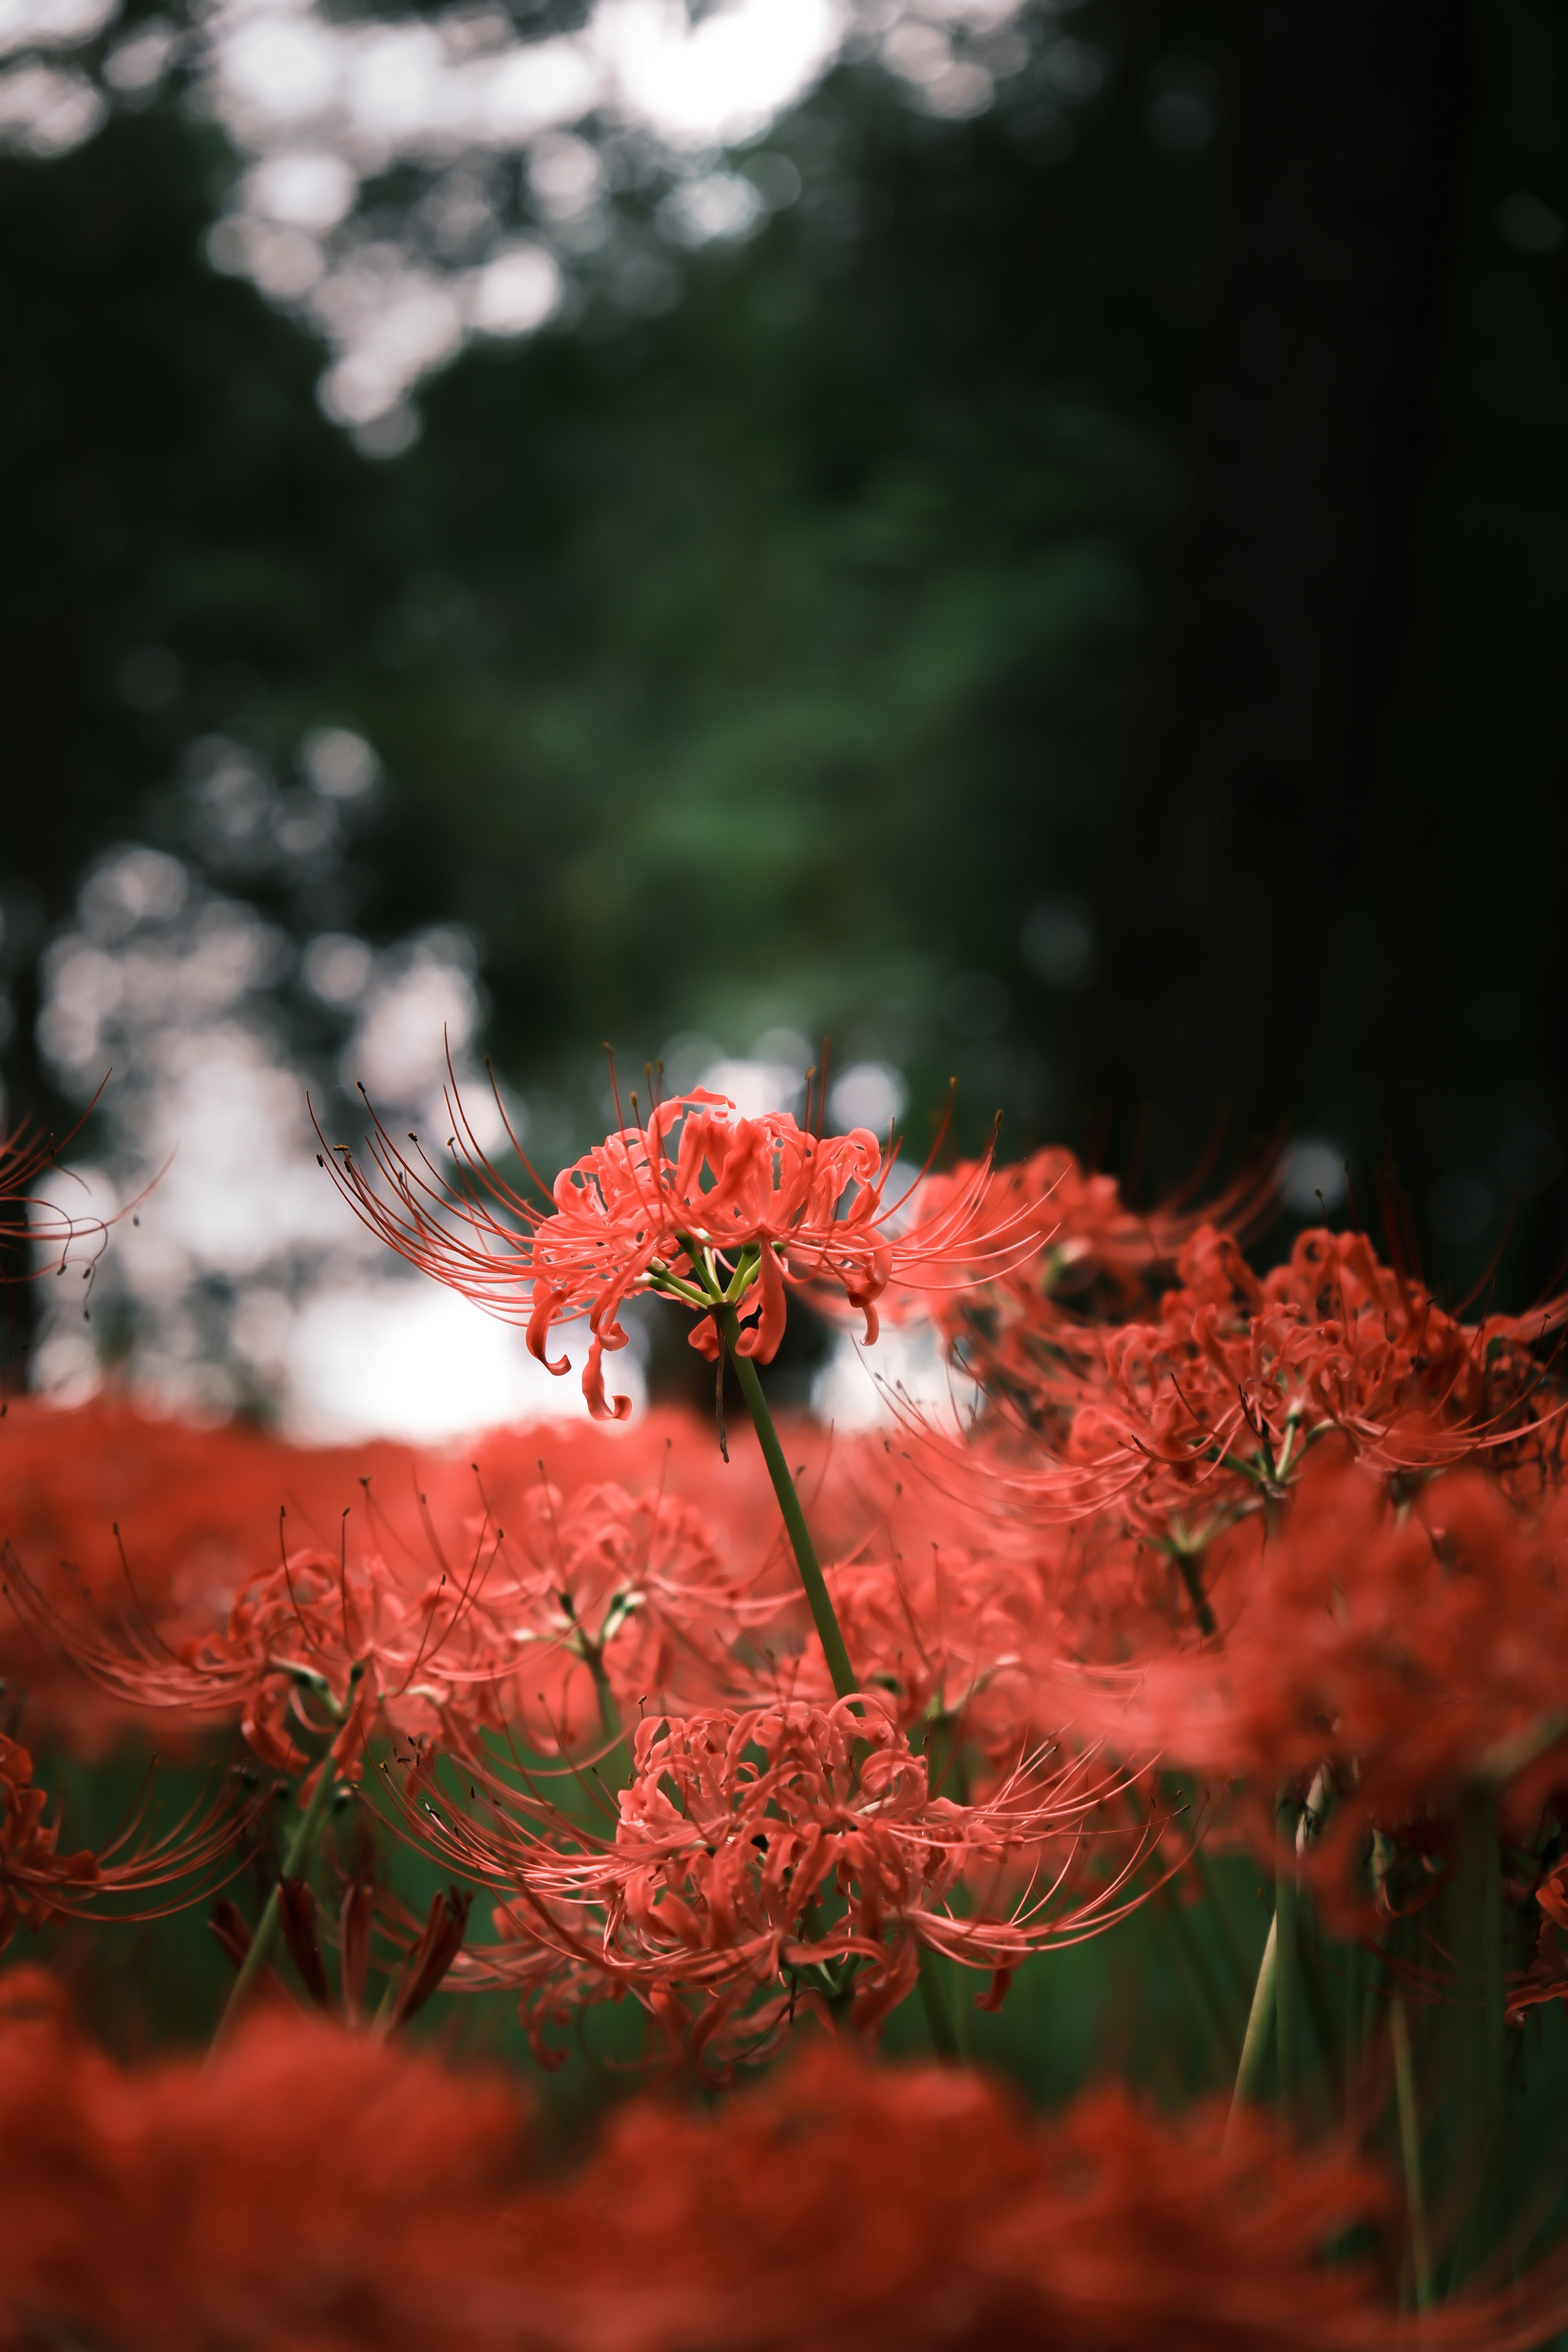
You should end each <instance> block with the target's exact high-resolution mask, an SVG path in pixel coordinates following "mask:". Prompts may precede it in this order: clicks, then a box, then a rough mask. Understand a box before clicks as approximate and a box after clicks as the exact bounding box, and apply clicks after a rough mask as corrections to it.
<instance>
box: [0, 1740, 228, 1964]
mask: <svg viewBox="0 0 1568 2352" xmlns="http://www.w3.org/2000/svg"><path fill="white" fill-rule="evenodd" d="M47 1804H48V1799H47V1796H46V1795H45V1793H44V1791H43V1790H42V1789H39V1788H36V1787H35V1786H34V1783H33V1759H32V1758H31V1756H30V1755H29V1754H28V1753H27V1750H26V1748H20V1747H18V1746H17V1744H16V1741H15V1740H14V1739H8V1738H5V1735H4V1734H3V1733H0V1951H4V1950H5V1947H6V1945H7V1944H8V1943H9V1942H10V1941H11V1938H12V1937H13V1936H14V1935H15V1934H16V1929H17V1928H18V1927H30V1928H33V1929H34V1930H37V1928H40V1927H47V1926H48V1925H49V1924H50V1922H51V1921H54V1920H57V1919H84V1918H93V1917H103V1916H119V1917H120V1918H133V1919H150V1918H157V1917H159V1916H162V1914H163V1913H165V1912H167V1911H171V1910H180V1909H183V1907H184V1906H186V1905H187V1904H191V1903H196V1902H199V1901H201V1900H202V1899H203V1897H204V1895H206V1894H207V1893H210V1891H211V1886H212V1879H211V1873H212V1870H213V1868H214V1865H215V1864H220V1863H222V1862H223V1861H224V1859H225V1856H227V1855H228V1854H230V1853H233V1851H234V1849H235V1845H236V1844H237V1843H238V1842H239V1839H240V1837H241V1835H242V1833H243V1832H244V1829H245V1826H246V1816H245V1815H244V1813H243V1812H241V1811H236V1809H235V1807H233V1806H232V1805H226V1804H225V1803H223V1802H222V1801H220V1802H219V1803H217V1804H215V1805H214V1806H212V1807H211V1808H209V1809H208V1810H207V1811H195V1812H193V1813H190V1814H187V1815H186V1816H185V1817H184V1819H183V1820H182V1821H180V1822H177V1823H176V1824H175V1825H174V1827H173V1828H172V1829H171V1830H165V1831H163V1832H162V1833H160V1834H156V1835H152V1836H147V1837H143V1836H142V1835H141V1832H143V1829H144V1826H145V1818H144V1817H145V1809H144V1807H143V1808H139V1809H138V1811H136V1812H135V1813H134V1814H133V1815H132V1817H131V1820H130V1821H129V1822H127V1823H126V1824H125V1826H124V1827H123V1828H122V1829H121V1830H120V1832H119V1834H118V1835H117V1836H116V1837H115V1838H114V1840H113V1841H112V1843H110V1844H109V1845H108V1846H106V1847H105V1848H104V1849H103V1851H102V1852H101V1853H91V1852H90V1851H89V1850H88V1849H87V1848H86V1847H83V1848H80V1849H78V1852H76V1853H61V1852H60V1850H59V1838H60V1823H59V1819H58V1815H57V1816H56V1818H55V1820H54V1821H53V1822H47V1821H46V1820H45V1818H44V1814H45V1811H46V1809H47ZM191 1878H196V1879H199V1880H200V1881H201V1884H199V1885H196V1886H195V1887H193V1888H192V1889H189V1890H188V1891H187V1892H185V1893H184V1894H183V1895H181V1896H178V1897H171V1898H170V1899H168V1900H159V1901H156V1902H154V1903H153V1904H152V1906H151V1907H149V1906H147V1905H146V1904H144V1903H139V1905H138V1906H137V1907H136V1908H134V1909H131V1910H129V1911H128V1910H126V1909H125V1908H124V1907H123V1905H124V1901H125V1898H127V1897H132V1896H134V1897H141V1896H144V1895H149V1894H152V1893H153V1892H154V1891H155V1890H157V1889H160V1888H165V1887H172V1886H174V1885H177V1884H178V1883H179V1882H180V1881H181V1880H183V1879H191Z"/></svg>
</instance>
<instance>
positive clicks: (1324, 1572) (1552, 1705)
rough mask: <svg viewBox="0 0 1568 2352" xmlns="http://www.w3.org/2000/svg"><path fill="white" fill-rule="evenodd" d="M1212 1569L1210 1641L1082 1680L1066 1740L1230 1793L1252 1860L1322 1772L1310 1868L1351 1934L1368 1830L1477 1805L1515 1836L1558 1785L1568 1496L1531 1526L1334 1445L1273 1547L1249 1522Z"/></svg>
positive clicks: (1304, 1479)
mask: <svg viewBox="0 0 1568 2352" xmlns="http://www.w3.org/2000/svg"><path fill="white" fill-rule="evenodd" d="M1204 1567H1205V1573H1206V1576H1207V1580H1208V1591H1209V1593H1210V1596H1211V1599H1212V1604H1213V1608H1214V1611H1215V1614H1216V1616H1217V1618H1218V1624H1219V1628H1220V1634H1219V1637H1218V1639H1216V1640H1215V1641H1213V1642H1210V1643H1206V1644H1205V1645H1204V1646H1203V1648H1202V1649H1200V1650H1198V1651H1197V1652H1193V1651H1190V1650H1188V1651H1178V1652H1167V1654H1166V1655H1164V1656H1159V1657H1154V1658H1151V1659H1149V1660H1147V1661H1146V1662H1145V1664H1143V1665H1142V1666H1141V1667H1139V1668H1138V1669H1137V1670H1136V1671H1135V1672H1134V1671H1131V1670H1125V1671H1124V1672H1122V1673H1121V1674H1119V1675H1105V1674H1103V1673H1099V1674H1089V1675H1084V1676H1082V1677H1080V1678H1078V1689H1079V1694H1080V1696H1079V1711H1080V1719H1081V1720H1082V1721H1083V1722H1085V1723H1086V1724H1092V1725H1095V1726H1097V1727H1099V1728H1100V1730H1101V1731H1102V1732H1103V1735H1104V1736H1105V1737H1106V1738H1108V1739H1109V1740H1110V1741H1111V1742H1112V1743H1113V1745H1115V1746H1118V1747H1120V1746H1122V1745H1124V1744H1125V1745H1127V1746H1129V1747H1130V1748H1132V1749H1133V1750H1134V1751H1135V1752H1137V1753H1139V1754H1146V1753H1161V1754H1164V1755H1166V1756H1167V1757H1168V1758H1170V1759H1172V1760H1173V1761H1176V1762H1179V1763H1180V1764H1182V1765H1183V1766H1185V1767H1186V1768H1187V1769H1190V1770H1193V1771H1196V1772H1197V1773H1200V1774H1201V1775H1203V1776H1205V1777H1206V1778H1207V1780H1208V1781H1209V1783H1210V1785H1211V1786H1214V1787H1216V1788H1221V1789H1222V1788H1224V1787H1226V1786H1227V1785H1228V1784H1232V1783H1235V1784H1239V1787H1240V1789H1241V1790H1242V1791H1243V1793H1244V1796H1245V1799H1246V1801H1247V1803H1248V1806H1249V1813H1250V1819H1251V1822H1252V1826H1253V1832H1254V1837H1255V1842H1256V1843H1257V1844H1258V1846H1259V1848H1260V1851H1262V1852H1265V1853H1267V1852H1268V1851H1270V1848H1271V1846H1272V1843H1273V1836H1274V1828H1273V1823H1274V1798H1275V1790H1276V1789H1277V1788H1278V1786H1279V1785H1280V1784H1281V1782H1284V1783H1287V1784H1290V1785H1293V1786H1296V1787H1298V1788H1299V1789H1301V1790H1304V1789H1305V1788H1306V1786H1307V1784H1308V1783H1309V1782H1310V1781H1311V1780H1312V1778H1313V1776H1314V1774H1316V1773H1317V1772H1318V1771H1319V1770H1320V1769H1323V1768H1326V1769H1327V1770H1328V1772H1329V1773H1330V1775H1331V1785H1332V1788H1333V1797H1334V1802H1333V1811H1332V1813H1331V1815H1330V1817H1329V1820H1328V1822H1327V1824H1326V1827H1325V1829H1324V1831H1323V1833H1322V1839H1321V1841H1320V1842H1319V1843H1318V1845H1317V1847H1316V1848H1315V1853H1316V1857H1317V1860H1316V1864H1315V1868H1316V1874H1317V1875H1318V1877H1319V1878H1320V1880H1321V1881H1322V1885H1323V1887H1324V1891H1325V1893H1326V1894H1327V1895H1329V1897H1330V1899H1331V1900H1332V1901H1333V1902H1334V1903H1335V1904H1336V1905H1337V1907H1338V1909H1339V1912H1340V1914H1341V1916H1342V1917H1343V1918H1344V1919H1345V1920H1346V1922H1347V1924H1351V1925H1353V1926H1354V1924H1355V1923H1356V1919H1357V1915H1358V1913H1360V1914H1361V1915H1363V1918H1364V1913H1365V1910H1366V1906H1367V1900H1368V1890H1367V1889H1366V1887H1365V1885H1364V1882H1363V1888H1362V1893H1361V1895H1360V1896H1359V1897H1358V1896H1357V1895H1355V1894H1354V1885H1353V1874H1354V1868H1355V1866H1356V1865H1358V1864H1360V1862H1361V1861H1362V1860H1363V1858H1364V1848H1365V1843H1366V1839H1367V1834H1368V1832H1369V1831H1370V1830H1372V1829H1373V1828H1376V1829H1379V1830H1381V1831H1383V1832H1385V1833H1387V1834H1391V1835H1401V1834H1405V1833H1418V1832H1419V1831H1420V1829H1421V1825H1422V1823H1423V1822H1426V1821H1428V1820H1431V1821H1437V1822H1441V1821H1443V1820H1446V1819H1448V1818H1451V1817H1452V1815H1453V1814H1454V1813H1455V1811H1457V1809H1458V1802H1459V1801H1460V1799H1461V1798H1462V1797H1463V1795H1464V1793H1465V1791H1466V1790H1472V1789H1474V1790H1490V1791H1491V1792H1492V1793H1494V1794H1496V1795H1498V1796H1499V1797H1500V1798H1502V1799H1504V1800H1505V1801H1506V1810H1507V1812H1508V1815H1509V1817H1510V1819H1511V1821H1512V1822H1513V1823H1514V1826H1515V1827H1516V1828H1517V1830H1518V1831H1519V1832H1520V1833H1521V1835H1523V1834H1525V1833H1527V1832H1530V1831H1531V1830H1532V1828H1533V1826H1534V1823H1535V1821H1536V1818H1537V1816H1538V1814H1539V1812H1540V1810H1541V1806H1542V1801H1544V1800H1545V1799H1547V1798H1549V1797H1550V1796H1552V1793H1553V1792H1554V1790H1558V1789H1559V1788H1561V1787H1562V1786H1563V1784H1564V1783H1565V1781H1568V1707H1565V1706H1564V1704H1563V1687H1562V1675H1561V1670H1560V1662H1561V1659H1562V1657H1563V1653H1564V1650H1565V1648H1568V1496H1563V1495H1562V1494H1561V1493H1557V1492H1553V1493H1552V1494H1550V1495H1549V1496H1546V1497H1544V1498H1543V1499H1542V1500H1541V1501H1540V1502H1538V1503H1537V1504H1536V1505H1535V1506H1533V1507H1528V1508H1527V1507H1524V1506H1523V1505H1521V1503H1519V1502H1517V1501H1514V1500H1512V1499H1511V1498H1510V1496H1508V1495H1507V1494H1506V1492H1505V1491H1504V1489H1503V1487H1502V1486H1501V1484H1500V1481H1499V1480H1498V1479H1497V1478H1496V1477H1494V1476H1492V1475H1489V1474H1488V1473H1487V1472H1486V1471H1484V1470H1482V1469H1479V1468H1475V1467H1467V1468H1463V1469H1459V1470H1455V1471H1448V1472H1446V1473H1443V1474H1441V1475H1437V1476H1434V1477H1432V1478H1430V1479H1426V1480H1422V1481H1420V1482H1418V1483H1417V1484H1416V1487H1415V1490H1414V1491H1413V1492H1412V1493H1411V1494H1410V1495H1409V1496H1400V1495H1399V1494H1398V1493H1397V1492H1391V1491H1390V1485H1389V1482H1388V1481H1387V1479H1385V1478H1384V1477H1382V1476H1379V1475H1376V1474H1375V1473H1373V1472H1371V1471H1369V1470H1368V1468H1367V1467H1366V1465H1364V1464H1361V1463H1358V1462H1356V1461H1355V1460H1354V1458H1353V1456H1352V1455H1351V1454H1350V1451H1349V1449H1348V1447H1347V1446H1346V1444H1344V1442H1343V1440H1335V1441H1334V1443H1333V1446H1332V1447H1328V1448H1324V1449H1323V1450H1322V1452H1321V1453H1319V1454H1315V1455H1314V1456H1313V1458H1312V1461H1311V1462H1310V1463H1309V1465H1307V1467H1306V1469H1305V1471H1304V1472H1303V1474H1302V1475H1301V1478H1300V1479H1299V1480H1298V1481H1297V1482H1296V1483H1295V1484H1294V1486H1293V1487H1292V1490H1291V1499H1290V1506H1289V1508H1288V1510H1285V1511H1282V1512H1281V1513H1280V1514H1279V1516H1278V1521H1277V1524H1276V1525H1275V1527H1274V1528H1272V1529H1270V1528H1268V1527H1267V1526H1266V1525H1265V1523H1264V1521H1263V1520H1262V1518H1261V1517H1249V1518H1247V1519H1245V1520H1243V1521H1241V1522H1240V1523H1239V1524H1238V1525H1237V1526H1235V1527H1233V1528H1231V1529H1230V1530H1229V1531H1228V1532H1227V1533H1225V1534H1223V1535H1220V1536H1218V1537H1217V1538H1215V1539H1214V1541H1213V1542H1212V1543H1211V1545H1210V1546H1209V1547H1208V1549H1207V1552H1206V1554H1205V1559H1204Z"/></svg>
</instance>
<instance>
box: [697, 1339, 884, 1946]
mask: <svg viewBox="0 0 1568 2352" xmlns="http://www.w3.org/2000/svg"><path fill="white" fill-rule="evenodd" d="M712 1312H713V1318H714V1321H715V1322H716V1324H717V1325H718V1328H719V1336H720V1338H721V1339H723V1341H724V1344H725V1346H726V1348H727V1349H728V1350H729V1359H730V1361H731V1363H732V1364H733V1365H734V1366H735V1377H736V1379H737V1381H739V1383H740V1393H741V1395H742V1396H743V1397H744V1398H745V1399H746V1408H747V1412H749V1413H750V1415H751V1421H752V1426H753V1427H754V1428H755V1430H756V1432H757V1439H758V1444H759V1445H760V1446H761V1448H762V1458H763V1460H764V1461H765V1462H766V1463H767V1465H768V1476H769V1477H770V1478H771V1479H772V1481H773V1492H774V1493H775V1495H777V1496H778V1497H779V1510H780V1512H781V1513H782V1514H783V1518H784V1526H785V1528H786V1531H787V1532H788V1534H789V1544H790V1549H792V1550H793V1552H794V1554H795V1565H796V1567H797V1568H798V1569H799V1570H800V1582H801V1584H802V1585H803V1586H804V1587H805V1592H806V1600H807V1602H808V1605H809V1606H810V1612H811V1622H813V1624H814V1625H815V1626H816V1628H817V1638H818V1639H819V1641H820V1642H821V1644H822V1654H823V1656H824V1657H825V1658H826V1659H827V1662H828V1672H829V1674H830V1675H831V1676H832V1679H833V1688H834V1690H835V1691H837V1693H838V1695H839V1696H840V1697H841V1698H852V1697H853V1696H854V1694H855V1692H856V1691H857V1690H858V1689H859V1688H860V1685H859V1684H858V1683H857V1682H856V1680H855V1674H854V1668H853V1667H852V1665H851V1664H850V1654H849V1652H848V1650H847V1649H846V1648H845V1647H844V1637H843V1634H842V1633H841V1631H840V1629H839V1621H838V1619H837V1617H836V1616H835V1615H834V1613H833V1604H832V1601H831V1597H830V1595H829V1592H828V1587H827V1580H826V1579H825V1578H824V1577H823V1574H822V1570H821V1562H820V1561H819V1559H818V1558H817V1553H816V1548H815V1546H814V1545H813V1544H812V1541H811V1535H810V1528H808V1527H807V1525H806V1514H805V1512H804V1511H803V1510H802V1509H801V1508H800V1496H799V1495H798V1494H797V1493H796V1492H795V1481H794V1480H793V1478H791V1477H790V1475H789V1463H788V1462H787V1461H786V1460H785V1458H784V1448H783V1447H782V1446H781V1445H780V1444H779V1432H778V1431H777V1430H776V1429H775V1427H774V1426H773V1415H772V1414H771V1413H770V1412H768V1400H767V1398H766V1397H765V1396H764V1395H763V1393H762V1383H761V1381H759V1380H758V1377H757V1367H756V1365H755V1364H754V1363H753V1362H752V1360H751V1359H750V1357H749V1356H743V1355H741V1354H740V1353H739V1352H738V1349H739V1346H740V1318H739V1317H738V1316H737V1313H736V1311H735V1308H734V1307H732V1306H731V1305H730V1303H729V1301H728V1300H727V1299H720V1300H717V1301H716V1303H715V1305H714V1307H713V1310H712ZM924 1980H925V1979H924V1978H923V1979H922V1982H923V1983H924Z"/></svg>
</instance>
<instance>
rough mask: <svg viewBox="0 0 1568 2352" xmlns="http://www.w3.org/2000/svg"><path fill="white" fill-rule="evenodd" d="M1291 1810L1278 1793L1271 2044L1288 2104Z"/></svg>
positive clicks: (1297, 2009) (1295, 1907)
mask: <svg viewBox="0 0 1568 2352" xmlns="http://www.w3.org/2000/svg"><path fill="white" fill-rule="evenodd" d="M1294 1811H1295V1807H1294V1804H1293V1802H1292V1801H1291V1799H1290V1798H1289V1797H1288V1796H1286V1795H1285V1794H1284V1792H1283V1791H1281V1802H1280V1814H1279V1818H1280V1820H1281V1822H1284V1823H1285V1825H1286V1832H1287V1837H1288V1845H1287V1849H1286V1852H1285V1853H1284V1854H1282V1855H1281V1859H1280V1860H1279V1861H1278V1862H1277V1863H1276V1864H1275V1867H1274V1929H1275V1935H1274V1972H1275V1984H1274V2040H1275V2046H1276V2048H1277V2049H1278V2051H1279V2054H1280V2096H1281V2101H1286V2102H1288V2101H1289V2099H1290V2096H1291V2092H1292V2091H1293V2089H1294V2088H1295V2084H1296V2080H1297V2077H1298V2076H1299V2074H1300V2073H1301V1965H1300V1960H1301V1955H1300V1951H1299V1948H1298V1932H1299V1930H1298V1915H1299V1912H1300V1900H1299V1893H1300V1890H1299V1888H1298V1886H1297V1884H1296V1837H1295V1826H1296V1825H1295V1822H1294V1821H1293V1820H1292V1819H1291V1815H1292V1814H1293V1813H1294Z"/></svg>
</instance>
